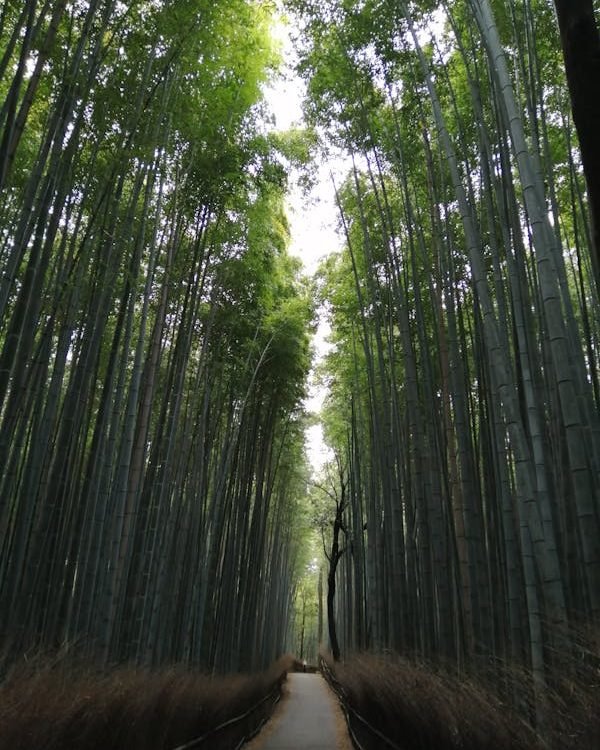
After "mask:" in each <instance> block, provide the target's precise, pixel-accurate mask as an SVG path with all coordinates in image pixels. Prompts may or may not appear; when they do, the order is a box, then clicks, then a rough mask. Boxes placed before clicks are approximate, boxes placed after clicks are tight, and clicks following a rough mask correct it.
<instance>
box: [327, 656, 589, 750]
mask: <svg viewBox="0 0 600 750" xmlns="http://www.w3.org/2000/svg"><path fill="white" fill-rule="evenodd" d="M580 653H581V652H580ZM587 656H588V658H586V659H576V658H575V657H573V656H571V660H570V663H569V665H568V666H565V665H562V666H561V668H560V669H556V670H555V671H554V672H553V673H552V675H550V678H549V680H548V686H547V687H546V689H545V691H544V694H543V696H542V698H543V704H544V705H543V706H542V707H540V706H539V705H538V706H537V714H536V710H535V707H534V705H533V699H532V691H531V685H532V680H531V675H529V674H527V673H526V672H524V671H523V670H517V669H513V668H511V669H508V668H506V667H503V668H499V667H497V666H495V667H494V670H493V673H492V670H489V673H488V674H485V675H484V674H483V673H482V672H481V670H480V671H479V672H478V674H477V675H476V676H468V675H465V674H461V675H460V677H459V676H457V675H456V673H452V672H451V671H450V670H449V669H441V668H436V667H432V666H431V665H427V664H423V663H418V662H417V661H411V660H408V659H403V658H400V657H398V656H396V655H389V654H386V655H385V656H374V655H366V654H365V655H356V656H353V657H352V658H350V659H348V660H347V661H345V662H342V663H336V664H334V663H333V662H331V661H330V660H329V659H326V661H327V664H328V666H329V667H330V669H331V671H332V673H333V674H334V676H335V679H336V680H337V681H339V683H340V685H341V686H342V688H343V690H344V693H345V696H346V702H347V704H348V705H349V706H350V707H351V708H352V709H354V711H355V712H357V713H358V714H360V715H361V716H362V717H363V718H364V719H365V720H366V721H367V722H368V723H369V724H370V725H371V726H373V727H375V728H376V729H378V730H379V731H380V732H382V734H384V735H385V736H386V737H388V738H389V739H390V740H392V741H393V742H394V743H395V744H396V745H398V746H399V747H401V748H402V750H596V749H597V748H600V670H599V666H600V660H599V659H598V654H597V652H596V653H595V654H594V653H591V652H588V654H587ZM538 698H539V696H538ZM536 715H537V727H536V726H535V725H536V719H535V717H536ZM351 716H352V713H351ZM352 727H353V729H354V730H355V732H356V735H357V737H358V738H359V740H360V741H361V744H362V745H363V747H364V748H365V750H383V749H384V748H385V747H386V745H385V743H384V742H383V740H381V739H377V738H376V737H374V735H373V734H372V733H371V732H370V731H368V730H367V729H365V726H364V724H362V723H361V722H360V721H359V720H357V719H356V718H355V719H354V720H353V721H352Z"/></svg>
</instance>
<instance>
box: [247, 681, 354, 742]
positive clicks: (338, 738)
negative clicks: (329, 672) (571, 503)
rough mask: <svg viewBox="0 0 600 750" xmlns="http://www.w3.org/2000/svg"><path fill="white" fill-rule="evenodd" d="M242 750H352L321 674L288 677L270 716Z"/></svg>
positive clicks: (339, 715) (333, 698)
mask: <svg viewBox="0 0 600 750" xmlns="http://www.w3.org/2000/svg"><path fill="white" fill-rule="evenodd" d="M245 750H352V744H351V742H350V738H349V737H348V732H347V730H346V722H345V720H344V715H343V714H342V710H341V708H340V707H339V705H338V703H337V701H336V699H335V697H334V695H333V693H332V692H331V690H330V689H329V688H328V687H327V683H326V682H325V680H324V679H323V678H322V677H321V675H319V674H290V675H288V678H287V681H286V687H285V693H284V697H283V700H282V701H281V703H280V704H279V706H278V707H277V709H276V711H275V714H274V716H273V717H272V718H271V720H270V721H269V722H268V723H267V725H266V726H265V728H264V729H263V731H262V732H261V733H260V734H259V735H258V737H255V738H254V740H252V742H250V743H249V744H248V745H246V746H245Z"/></svg>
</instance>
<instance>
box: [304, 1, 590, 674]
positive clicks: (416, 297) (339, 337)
mask: <svg viewBox="0 0 600 750" xmlns="http://www.w3.org/2000/svg"><path fill="white" fill-rule="evenodd" d="M292 5H293V6H294V8H295V9H296V10H297V11H298V12H299V14H300V15H301V17H302V19H303V22H302V23H301V25H300V26H301V28H300V32H299V35H298V36H299V47H300V70H301V72H302V74H303V75H304V76H305V78H306V80H307V82H308V84H307V85H308V100H307V105H306V109H307V116H308V117H309V118H310V121H311V122H312V123H313V125H314V126H315V127H316V128H317V129H318V131H319V132H320V133H321V136H322V138H323V140H324V141H325V142H326V143H328V144H329V146H330V147H331V148H334V147H335V148H337V149H338V150H340V151H341V152H342V153H345V154H347V155H348V159H350V160H351V162H350V163H351V169H350V173H349V175H348V176H347V177H346V178H345V179H338V178H335V177H334V183H335V184H334V189H335V192H336V200H337V205H338V209H339V216H340V219H339V225H340V231H341V233H342V234H343V237H344V239H345V247H344V250H343V252H341V253H339V254H337V255H332V256H330V257H329V258H328V259H327V260H326V261H325V262H324V264H323V266H322V269H321V273H320V280H319V284H320V294H321V302H322V304H323V306H324V308H325V310H326V312H327V315H328V317H329V319H330V321H331V325H332V330H333V333H332V342H333V350H332V351H331V353H330V354H329V355H328V357H327V362H326V364H325V365H324V368H323V378H324V381H325V382H326V383H327V384H328V386H329V390H330V396H329V402H328V406H327V410H326V415H325V420H326V426H327V431H328V436H329V441H330V443H331V445H332V447H333V448H334V450H335V452H336V455H337V460H338V464H339V465H340V466H342V468H343V471H344V476H343V477H342V482H343V483H344V484H345V485H346V487H345V489H346V490H347V502H346V503H345V507H344V522H343V527H342V531H343V535H342V537H345V541H344V551H345V554H343V556H341V558H340V570H339V580H338V583H337V595H336V597H337V608H336V611H337V615H336V619H337V620H338V629H339V631H340V632H339V638H340V643H341V650H342V653H344V652H345V653H348V652H349V651H352V650H363V649H374V650H382V649H393V650H396V651H398V652H401V653H410V654H416V655H418V656H420V657H424V658H426V659H439V658H441V659H443V660H446V661H449V662H456V661H458V663H459V664H465V663H473V662H474V661H475V662H478V661H479V663H483V662H484V660H486V661H487V663H490V661H489V660H490V658H491V659H493V660H503V661H508V662H509V663H512V664H522V665H523V664H524V665H526V666H527V667H528V668H529V669H532V670H533V674H534V675H535V677H536V680H537V684H538V685H542V684H543V682H544V679H545V675H546V673H547V669H548V668H549V667H551V666H555V667H556V666H557V665H558V664H560V663H561V659H564V658H565V657H567V658H568V654H569V653H571V651H570V649H571V645H570V644H571V641H570V634H571V633H572V632H573V629H574V628H579V627H581V626H586V627H587V626H589V625H590V623H591V624H594V623H595V625H596V626H597V624H598V613H599V612H598V608H599V604H600V602H599V596H600V578H599V572H600V569H599V560H600V558H599V544H600V533H599V510H600V508H599V503H598V500H599V492H600V476H599V473H598V471H599V462H600V446H599V437H600V434H599V432H598V426H599V422H598V417H599V406H600V400H599V397H600V389H599V382H598V365H599V362H598V351H599V349H598V343H599V342H598V334H599V329H598V326H599V323H600V320H599V316H598V309H599V308H598V296H597V295H598V287H597V286H596V285H595V281H594V279H595V274H594V271H593V261H592V258H593V255H592V253H591V249H592V246H593V245H592V233H591V228H590V222H589V219H588V211H587V205H586V192H585V182H584V180H583V175H582V170H581V155H580V152H579V150H578V145H577V140H576V136H575V132H574V127H573V122H572V115H571V103H570V100H569V93H568V89H567V86H566V81H565V76H564V64H563V60H562V54H561V47H560V40H559V37H558V26H557V22H556V16H555V12H554V6H553V3H552V2H549V1H548V0H523V1H522V2H516V1H515V0H497V1H495V0H494V1H493V2H492V1H491V0H458V1H456V2H450V1H448V2H386V1H385V0H382V1H378V0H368V1H367V2H361V3H347V2H343V1H342V0H340V1H339V2H338V1H334V0H332V1H331V2H318V3H312V2H294V3H292ZM340 546H341V542H340ZM484 657H485V659H484Z"/></svg>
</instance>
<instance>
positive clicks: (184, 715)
mask: <svg viewBox="0 0 600 750" xmlns="http://www.w3.org/2000/svg"><path fill="white" fill-rule="evenodd" d="M292 663H293V660H292V659H291V657H285V658H283V659H281V660H280V661H278V662H277V663H276V664H274V665H273V666H272V667H271V669H269V670H268V671H267V672H264V673H261V674H257V675H232V676H228V677H215V678H212V677H207V676H204V675H199V674H197V673H193V672H190V671H187V670H184V669H180V668H173V669H168V670H162V671H159V672H150V671H143V670H139V669H131V668H129V669H127V668H121V669H116V670H114V671H111V672H110V673H102V672H98V671H96V670H93V669H82V668H81V667H74V666H73V665H69V664H68V663H64V662H59V663H58V664H51V663H49V662H45V663H40V662H35V663H33V664H29V665H25V666H21V667H19V668H17V669H13V670H12V671H11V673H10V674H9V675H8V676H7V678H6V679H5V681H4V682H3V684H2V685H0V750H25V749H27V750H31V749H32V748H34V749H35V750H113V749H114V750H138V749H139V750H170V749H171V748H175V747H177V746H178V745H181V744H184V743H186V742H189V741H190V740H192V739H194V738H196V737H199V736H202V735H204V734H205V733H207V732H209V731H210V730H211V729H213V728H214V727H216V726H218V725H220V724H222V723H223V722H225V721H227V720H229V719H231V718H233V717H234V716H239V715H241V714H243V713H244V712H245V711H247V710H248V709H250V708H251V707H252V706H254V705H255V704H256V703H257V702H258V701H260V700H261V699H262V698H263V697H264V696H266V695H267V694H268V693H269V692H270V691H271V690H272V689H273V688H274V687H275V685H277V683H278V682H280V681H281V680H282V679H283V678H284V676H285V673H286V672H287V671H288V670H289V669H291V668H292V665H293V664H292ZM266 710H267V705H265V706H264V707H263V711H266ZM262 718H264V716H263V715H260V716H257V715H253V716H252V717H250V718H249V719H248V720H245V721H244V722H241V723H240V724H239V725H236V726H235V727H232V728H230V729H229V730H227V731H226V732H223V733H219V735H218V736H215V737H212V738H211V739H210V740H209V741H208V742H207V743H206V747H210V748H211V750H220V749H221V748H223V750H224V749H225V748H231V747H234V746H235V744H236V743H237V741H238V740H239V739H240V738H241V737H243V736H245V735H247V734H248V732H249V731H251V729H252V728H254V727H255V726H256V724H257V722H258V721H260V719H262Z"/></svg>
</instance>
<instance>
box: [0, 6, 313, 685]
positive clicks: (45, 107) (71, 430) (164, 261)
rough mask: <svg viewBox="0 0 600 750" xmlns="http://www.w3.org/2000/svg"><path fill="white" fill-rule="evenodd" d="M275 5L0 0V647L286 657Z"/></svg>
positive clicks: (290, 327)
mask: <svg viewBox="0 0 600 750" xmlns="http://www.w3.org/2000/svg"><path fill="white" fill-rule="evenodd" d="M271 14H272V9H270V8H269V7H268V4H266V3H265V4H263V3H259V2H246V0H233V2H232V1H231V0H227V2H225V1H223V2H213V0H210V2H208V1H205V0H176V1H173V2H168V1H165V2H155V1H154V0H134V1H133V2H127V3H123V2H120V1H119V0H69V1H68V2H67V0H56V1H55V2H50V1H48V0H43V1H42V0H26V2H21V0H19V1H14V2H13V1H11V0H9V1H7V2H3V3H2V4H1V10H0V45H1V49H0V58H1V59H0V90H1V94H2V96H1V100H2V102H3V105H2V109H1V111H0V138H1V139H2V147H1V149H0V185H1V188H2V196H3V197H2V202H1V205H0V263H1V267H2V277H1V280H0V467H1V479H0V541H1V546H0V631H1V632H2V638H3V649H5V650H6V649H8V650H9V652H10V653H15V654H17V653H20V652H22V651H24V650H34V649H35V648H38V647H41V648H44V649H45V648H57V647H60V646H63V645H65V644H71V645H73V644H76V645H77V646H78V648H79V649H80V650H82V651H83V652H84V653H91V654H93V655H94V656H95V657H96V658H97V657H98V656H99V657H100V658H101V659H103V660H104V662H105V663H114V662H118V661H123V660H128V661H131V662H137V663H143V664H147V665H157V664H161V663H165V662H174V661H178V662H182V663H189V664H192V665H202V666H203V667H204V668H208V669H213V670H219V671H227V670H230V671H231V670H237V669H240V668H246V669H250V668H253V669H257V668H262V667H263V666H264V665H265V664H266V663H268V662H271V661H272V660H273V659H274V658H275V657H276V656H277V655H278V654H280V653H282V652H283V651H284V648H285V643H286V639H287V637H288V635H287V628H288V620H289V611H290V609H291V607H292V594H293V585H292V581H293V579H294V576H295V570H296V568H297V566H298V564H299V562H298V561H299V559H300V557H299V556H300V555H301V548H300V542H299V541H298V539H297V535H295V534H294V535H293V534H292V527H291V524H290V523H289V522H288V519H289V518H290V517H292V516H293V515H294V513H295V511H296V506H297V504H298V498H299V497H300V496H301V493H302V491H303V487H304V483H305V473H306V464H305V459H304V447H303V441H304V437H303V417H302V408H301V399H302V396H303V393H304V382H305V379H306V373H307V369H308V366H309V331H310V325H311V324H310V321H311V316H312V309H311V302H310V298H309V295H308V292H307V286H306V283H305V282H304V281H302V279H301V277H300V276H299V272H298V264H297V262H296V261H293V260H292V259H291V257H290V256H289V255H288V254H287V251H286V246H287V242H288V228H287V222H286V218H285V214H284V210H283V201H284V195H285V185H286V164H288V157H289V158H292V156H293V154H292V156H290V153H288V154H287V156H286V153H285V152H286V148H287V147H286V142H285V139H283V138H276V137H275V136H272V135H269V132H268V131H267V129H266V128H265V126H264V124H263V123H264V122H265V114H264V104H263V103H262V93H261V91H262V88H261V87H262V86H263V85H264V83H265V82H266V81H267V80H268V78H269V76H270V74H271V72H272V71H273V70H274V68H275V66H276V63H277V52H276V50H275V48H274V46H273V42H272V39H271V36H270V24H271ZM287 151H288V152H290V151H291V152H296V153H297V151H298V149H297V148H296V149H294V147H292V148H291V149H289V148H288V149H287Z"/></svg>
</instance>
